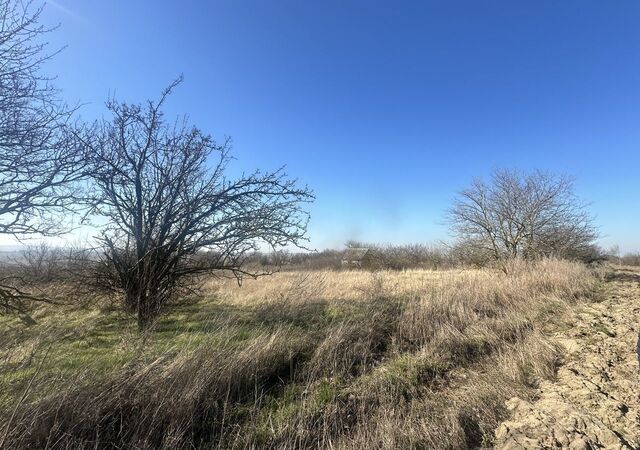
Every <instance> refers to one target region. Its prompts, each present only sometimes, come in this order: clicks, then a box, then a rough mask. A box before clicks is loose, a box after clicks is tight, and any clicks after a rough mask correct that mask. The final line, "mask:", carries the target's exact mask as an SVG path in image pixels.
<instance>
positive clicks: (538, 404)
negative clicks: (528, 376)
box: [495, 269, 640, 449]
mask: <svg viewBox="0 0 640 450" xmlns="http://www.w3.org/2000/svg"><path fill="white" fill-rule="evenodd" d="M639 326H640V274H639V273H638V272H637V271H634V270H629V269H617V270H616V271H615V273H614V274H613V276H612V277H611V278H610V279H609V281H608V290H607V294H606V296H605V298H604V300H603V301H602V302H600V303H592V304H590V305H588V306H585V307H583V308H582V309H581V310H580V311H578V312H577V314H576V319H575V324H574V326H573V327H572V328H571V329H569V330H565V331H563V332H561V333H559V334H558V335H557V339H558V341H559V342H560V343H562V344H563V345H564V346H565V347H566V349H567V361H566V363H565V364H564V365H563V366H562V367H561V368H560V369H559V371H558V376H557V379H556V380H555V381H554V382H544V383H542V384H541V386H540V393H539V396H538V398H537V400H536V401H535V402H533V403H529V402H526V401H524V400H522V399H519V398H512V399H511V400H509V401H508V402H507V407H508V408H509V409H510V410H511V411H512V416H511V418H510V419H509V420H508V421H506V422H504V423H502V424H501V425H500V427H498V429H497V430H496V441H495V447H496V448H500V449H533V448H549V449H551V448H572V449H597V448H610V449H634V448H640V368H639V367H638V356H637V354H636V342H637V339H638V331H639Z"/></svg>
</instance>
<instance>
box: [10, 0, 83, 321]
mask: <svg viewBox="0 0 640 450" xmlns="http://www.w3.org/2000/svg"><path fill="white" fill-rule="evenodd" d="M41 12H42V6H40V7H35V8H34V7H33V5H32V2H30V1H25V2H22V1H19V0H0V234H4V235H11V236H14V237H19V238H23V237H25V236H33V235H39V236H42V235H56V234H60V233H62V232H64V231H65V228H66V227H65V224H66V223H67V222H66V221H65V217H66V216H67V217H68V214H67V213H68V212H69V211H70V210H71V209H73V205H74V204H75V199H74V197H75V196H74V195H73V194H74V191H73V190H72V188H71V184H72V183H73V182H74V181H77V180H79V179H80V178H81V177H82V176H83V171H82V166H83V164H82V158H81V153H80V152H79V151H77V147H76V146H75V145H74V140H73V133H70V132H69V131H68V127H67V124H68V122H69V120H70V118H71V115H72V110H70V109H68V108H67V107H65V106H64V105H63V104H62V103H61V102H60V101H59V99H58V91H57V90H56V89H55V87H54V86H53V85H52V83H51V79H50V78H47V77H45V76H43V75H42V74H41V67H42V65H43V64H44V62H45V61H47V60H48V59H49V58H51V57H52V56H53V55H54V54H55V53H56V52H54V53H46V48H45V46H46V44H45V43H44V42H42V41H41V40H42V39H43V37H44V35H45V34H46V33H48V32H49V31H51V29H48V28H45V27H43V26H42V25H40V24H39V23H38V20H39V17H40V14H41ZM34 299H36V297H34V296H32V295H29V294H27V293H26V292H24V291H23V290H22V289H20V288H18V286H17V285H16V280H15V277H11V278H6V277H5V278H2V279H0V313H2V312H18V313H20V314H25V313H26V309H25V302H27V303H28V302H29V301H31V300H34Z"/></svg>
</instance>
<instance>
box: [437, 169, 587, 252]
mask: <svg viewBox="0 0 640 450" xmlns="http://www.w3.org/2000/svg"><path fill="white" fill-rule="evenodd" d="M447 219H448V222H449V224H450V226H451V229H452V231H453V233H454V234H455V235H456V236H457V238H458V239H459V242H460V243H461V244H462V245H463V246H466V247H467V248H468V250H469V251H470V252H471V253H473V254H475V255H478V254H484V255H485V257H486V258H491V259H495V260H498V261H501V260H505V259H508V258H517V257H521V258H536V257H540V256H549V255H555V256H559V257H568V258H585V257H588V255H590V254H592V251H593V248H594V240H595V239H596V238H597V236H598V234H597V231H596V228H595V227H594V225H593V220H592V217H591V215H590V214H589V212H588V210H587V205H586V204H585V203H583V202H582V201H580V200H579V199H578V197H577V196H576V195H575V193H574V189H573V182H572V180H571V179H570V178H568V177H566V176H558V175H554V174H552V173H549V172H544V171H540V170H536V171H533V172H531V173H522V172H519V171H516V170H497V171H495V172H494V173H493V174H492V175H491V178H490V182H489V183H486V182H485V181H483V180H480V179H476V180H474V181H473V182H472V183H471V184H470V185H469V186H468V187H467V188H465V189H463V190H462V191H461V192H460V193H459V195H458V197H457V198H456V199H455V201H454V203H453V206H452V207H451V208H450V210H449V211H448V215H447Z"/></svg>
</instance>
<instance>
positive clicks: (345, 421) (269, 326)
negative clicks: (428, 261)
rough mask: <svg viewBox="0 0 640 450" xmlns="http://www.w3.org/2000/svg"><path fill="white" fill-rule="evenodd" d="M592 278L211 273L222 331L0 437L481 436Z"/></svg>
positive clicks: (543, 361)
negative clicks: (239, 277)
mask: <svg viewBox="0 0 640 450" xmlns="http://www.w3.org/2000/svg"><path fill="white" fill-rule="evenodd" d="M598 283H599V277H598V276H597V274H595V273H594V272H593V271H592V270H590V269H587V268H586V267H584V266H582V265H579V264H574V263H569V262H564V261H557V260H546V261H541V262H538V263H536V264H524V263H514V265H513V267H511V268H510V271H509V275H508V276H506V275H503V274H501V273H499V272H495V271H489V270H474V271H471V270H465V271H461V270H451V271H443V272H435V271H421V270H414V271H405V272H378V273H375V274H370V273H366V272H358V271H354V272H314V273H291V272H287V273H282V274H278V275H276V276H273V277H270V278H263V279H260V280H257V281H249V282H247V283H245V284H244V286H242V287H237V286H235V285H234V284H232V282H231V281H225V280H212V281H211V283H210V286H209V288H210V289H211V292H212V293H215V298H216V302H219V304H221V305H225V307H226V308H230V310H231V311H232V312H231V313H229V316H228V317H227V318H226V319H225V320H219V319H216V320H213V319H212V321H211V324H213V325H210V327H211V328H209V331H208V332H207V333H209V334H216V336H218V335H220V336H229V337H228V338H227V340H224V339H217V340H216V345H211V343H210V342H207V343H203V344H201V345H195V346H193V345H188V346H187V345H185V346H184V347H183V348H182V349H178V350H177V351H173V352H166V353H164V354H161V355H160V356H159V357H156V358H154V359H153V360H148V359H146V358H142V357H138V358H134V359H133V360H131V361H129V362H127V364H126V365H125V366H124V367H122V368H121V369H118V370H117V371H114V372H113V374H112V375H110V376H109V377H107V380H106V381H105V380H101V381H99V382H98V381H92V380H91V379H89V380H83V381H82V382H80V383H76V384H75V385H68V386H66V387H65V388H64V389H62V390H61V391H60V392H59V393H54V394H50V395H48V396H45V397H44V398H42V397H39V398H33V399H31V400H29V401H28V402H26V403H25V404H23V405H20V406H19V407H18V408H15V411H16V414H15V417H14V418H13V419H12V420H11V422H10V423H9V421H8V420H5V421H4V423H2V424H0V447H1V446H2V444H4V445H5V446H7V447H9V448H31V447H45V446H48V447H49V448H87V447H96V448H104V447H111V446H115V447H118V448H192V447H197V448H202V447H204V448H211V447H219V448H301V447H314V448H317V447H322V448H344V449H361V448H389V449H391V448H471V447H476V446H480V445H490V443H491V439H492V436H493V430H494V428H495V427H496V425H497V424H498V423H499V421H500V420H501V419H503V418H504V414H505V409H504V401H505V400H506V399H508V398H510V397H512V396H514V395H519V396H523V397H525V398H526V397H530V396H531V395H533V393H534V388H535V386H536V384H537V382H538V381H539V380H541V379H544V378H550V377H553V375H554V370H555V367H556V366H557V364H558V361H559V358H561V353H560V351H559V349H558V348H556V347H555V346H554V345H553V344H552V343H551V342H550V340H549V339H548V337H547V336H548V335H549V333H550V332H551V331H552V330H553V329H554V328H555V327H558V326H562V325H563V323H564V322H565V321H566V319H567V317H569V312H570V308H571V305H572V304H573V303H574V302H576V301H581V300H585V299H587V298H588V297H590V296H592V295H594V292H596V291H597V286H598ZM225 311H226V310H225ZM217 314H218V316H216V317H219V316H220V314H221V313H220V312H217ZM239 324H241V325H242V326H243V327H251V328H250V329H252V330H255V333H254V334H253V335H252V336H251V337H250V338H248V339H243V340H241V341H238V339H237V338H236V337H234V336H237V334H233V333H230V332H229V330H230V329H232V328H233V327H234V326H238V325H239ZM161 325H162V324H160V326H159V327H161ZM27 342H28V341H25V344H24V345H27Z"/></svg>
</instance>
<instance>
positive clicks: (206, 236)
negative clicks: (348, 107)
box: [84, 80, 312, 329]
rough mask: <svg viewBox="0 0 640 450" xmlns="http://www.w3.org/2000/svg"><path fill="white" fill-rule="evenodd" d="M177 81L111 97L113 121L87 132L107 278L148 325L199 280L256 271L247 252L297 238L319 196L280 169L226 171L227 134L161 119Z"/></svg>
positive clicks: (297, 241)
mask: <svg viewBox="0 0 640 450" xmlns="http://www.w3.org/2000/svg"><path fill="white" fill-rule="evenodd" d="M179 81H180V80H178V81H177V82H176V83H174V84H172V85H171V86H170V87H169V88H168V89H167V90H165V91H164V92H163V94H162V96H161V98H160V99H159V101H157V102H151V101H150V102H147V103H146V104H144V105H131V104H126V103H120V102H116V101H109V102H108V103H107V107H108V109H109V111H110V112H111V114H112V118H111V119H110V120H102V121H101V122H99V123H97V124H96V126H95V128H94V129H93V130H92V132H91V133H89V134H87V135H86V137H85V139H84V141H85V145H86V148H87V158H88V160H89V162H90V165H91V167H92V169H93V170H92V172H93V175H92V177H93V187H94V189H95V198H94V200H95V201H94V209H93V212H94V213H95V214H97V215H98V216H102V217H104V218H106V222H107V225H105V227H104V229H103V230H102V232H101V235H100V237H99V240H100V242H101V243H102V246H103V250H104V259H103V261H102V269H103V270H102V272H101V273H102V276H103V280H104V281H106V282H107V283H111V287H112V288H114V289H116V290H118V291H121V292H123V293H124V296H123V297H124V301H125V306H126V308H127V309H129V310H130V311H131V312H135V313H136V314H137V318H138V324H139V326H140V328H142V329H144V328H146V327H148V326H149V325H150V324H151V323H153V321H154V319H155V318H156V317H157V315H158V314H159V312H160V311H161V309H162V307H163V306H164V305H166V303H167V301H169V300H170V299H171V298H172V296H173V295H174V294H175V293H176V292H177V291H178V290H179V289H180V288H181V287H187V288H188V287H190V286H192V285H193V281H194V277H196V278H197V277H198V276H200V275H202V274H206V273H211V272H214V271H228V273H233V274H235V275H237V276H239V277H240V276H242V275H243V274H246V273H249V274H254V273H252V272H248V269H247V268H245V267H244V266H243V261H244V258H245V256H246V255H248V254H250V253H253V252H254V251H256V250H258V249H261V248H263V249H264V248H272V249H276V248H281V247H283V246H286V245H289V244H292V245H300V244H301V243H302V242H303V240H304V239H305V232H306V224H307V219H308V215H307V213H306V212H305V211H304V210H303V208H302V207H303V204H304V203H305V202H308V201H310V200H311V199H312V194H311V192H310V191H309V190H308V189H307V188H304V187H298V186H297V184H296V182H295V181H294V180H291V179H288V178H287V177H286V175H285V174H284V173H283V172H282V171H281V170H278V171H276V172H271V173H262V172H254V173H252V174H249V175H242V176H240V177H239V178H236V179H229V178H227V174H226V172H227V166H228V164H229V162H230V159H231V157H230V155H229V150H230V146H229V142H228V141H225V142H223V143H221V144H218V143H216V141H214V140H213V139H212V138H211V137H210V136H209V135H207V134H204V133H203V132H202V131H200V130H199V129H197V128H195V127H192V126H190V125H189V124H188V123H187V122H186V121H185V120H178V121H176V122H171V123H168V122H167V121H166V120H165V118H164V117H163V114H162V111H161V108H162V106H163V104H164V101H165V100H166V98H167V96H168V95H169V94H170V92H171V90H172V89H173V88H174V87H175V85H176V84H177V83H179ZM254 275H255V274H254Z"/></svg>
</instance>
